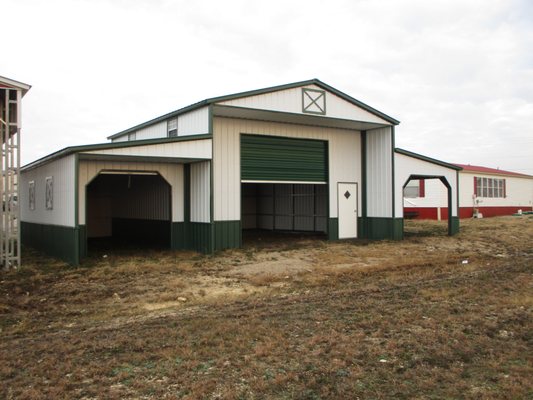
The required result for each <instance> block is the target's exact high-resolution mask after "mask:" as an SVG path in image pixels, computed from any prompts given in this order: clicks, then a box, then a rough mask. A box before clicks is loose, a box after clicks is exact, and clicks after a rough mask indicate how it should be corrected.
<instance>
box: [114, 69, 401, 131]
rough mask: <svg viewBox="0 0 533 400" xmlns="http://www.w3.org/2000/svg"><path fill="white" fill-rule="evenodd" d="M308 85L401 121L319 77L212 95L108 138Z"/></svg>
mask: <svg viewBox="0 0 533 400" xmlns="http://www.w3.org/2000/svg"><path fill="white" fill-rule="evenodd" d="M308 85H316V86H318V87H320V88H322V89H324V90H326V91H329V92H331V93H333V94H334V95H336V96H338V97H340V98H341V99H343V100H346V101H347V102H349V103H351V104H353V105H355V106H357V107H360V108H362V109H363V110H365V111H368V112H369V113H371V114H373V115H375V116H377V117H379V118H382V119H384V120H385V121H387V122H390V123H391V124H393V125H398V124H399V123H400V121H398V120H396V119H394V118H392V117H390V116H388V115H387V114H384V113H382V112H381V111H378V110H376V109H375V108H373V107H370V106H369V105H367V104H365V103H363V102H361V101H359V100H356V99H354V98H353V97H351V96H349V95H347V94H346V93H343V92H341V91H340V90H337V89H335V88H334V87H332V86H329V85H327V84H325V83H324V82H322V81H320V80H319V79H310V80H307V81H301V82H294V83H288V84H285V85H278V86H272V87H268V88H264V89H256V90H250V91H247V92H240V93H234V94H229V95H225V96H218V97H211V98H209V99H206V100H202V101H199V102H198V103H194V104H191V105H189V106H187V107H183V108H180V109H179V110H176V111H172V112H170V113H167V114H164V115H161V116H160V117H157V118H154V119H151V120H149V121H146V122H144V123H142V124H139V125H136V126H134V127H132V128H129V129H126V130H124V131H121V132H118V133H116V134H114V135H111V136H109V137H108V139H115V138H117V137H120V136H123V135H126V134H128V133H131V132H134V131H137V130H139V129H143V128H146V127H148V126H150V125H153V124H156V123H158V122H163V121H165V120H166V119H169V118H173V117H177V116H178V115H181V114H185V113H187V112H189V111H194V110H197V109H199V108H202V107H205V106H209V105H211V104H215V103H219V102H222V101H229V100H235V99H240V98H243V97H250V96H257V95H260V94H265V93H272V92H278V91H280V90H287V89H293V88H297V87H301V86H308Z"/></svg>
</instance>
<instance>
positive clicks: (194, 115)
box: [112, 106, 209, 142]
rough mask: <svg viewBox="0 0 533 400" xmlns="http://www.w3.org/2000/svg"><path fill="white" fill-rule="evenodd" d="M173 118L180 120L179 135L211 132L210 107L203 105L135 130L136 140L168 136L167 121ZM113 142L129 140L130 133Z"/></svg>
mask: <svg viewBox="0 0 533 400" xmlns="http://www.w3.org/2000/svg"><path fill="white" fill-rule="evenodd" d="M172 119H177V120H178V136H186V135H203V134H206V133H209V107H208V106H206V107H202V108H199V109H197V110H192V111H189V112H187V113H185V114H181V115H179V116H177V117H172V118H169V119H168V120H165V121H163V122H157V123H155V124H153V125H150V126H147V127H146V128H141V129H139V130H137V131H136V132H135V140H145V139H160V138H165V137H167V136H168V132H167V122H168V121H169V120H172ZM112 141H113V142H125V141H128V134H127V133H126V134H124V135H122V136H119V137H116V138H114V139H112Z"/></svg>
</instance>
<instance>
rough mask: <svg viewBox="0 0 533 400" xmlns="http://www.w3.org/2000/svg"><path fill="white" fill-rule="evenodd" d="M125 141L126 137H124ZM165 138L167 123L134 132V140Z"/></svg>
mask: <svg viewBox="0 0 533 400" xmlns="http://www.w3.org/2000/svg"><path fill="white" fill-rule="evenodd" d="M125 137H126V139H127V137H128V135H125ZM164 137H167V121H164V122H159V123H157V124H154V125H151V126H148V127H146V128H143V129H139V130H138V131H137V132H136V135H135V140H144V139H157V138H164Z"/></svg>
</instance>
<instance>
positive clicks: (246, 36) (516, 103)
mask: <svg viewBox="0 0 533 400" xmlns="http://www.w3.org/2000/svg"><path fill="white" fill-rule="evenodd" d="M0 15H1V16H2V35H3V38H2V39H1V40H0V43H1V53H0V54H1V56H0V75H2V76H6V77H9V78H12V79H16V80H19V81H22V82H25V83H28V84H30V85H32V89H31V90H30V91H29V92H28V94H27V95H26V96H25V97H24V102H23V136H22V140H23V144H22V163H23V164H26V163H28V162H30V161H33V160H35V159H37V158H40V157H42V156H45V155H47V154H49V153H51V152H53V151H56V150H59V149H61V148H63V147H66V146H71V145H81V144H89V143H100V142H106V141H107V139H106V137H107V136H109V135H111V134H114V133H117V132H119V131H121V130H123V129H126V128H129V127H131V126H133V125H136V124H138V123H141V122H144V121H146V120H148V119H151V118H154V117H157V116H159V115H162V114H165V113H167V112H169V111H173V110H176V109H178V108H181V107H183V106H186V105H189V104H191V103H195V102H197V101H200V100H203V99H205V98H209V97H214V96H219V95H225V94H230V93H235V92H241V91H245V90H253V89H259V88H263V87H268V86H274V85H279V84H284V83H290V82H295V81H301V80H306V79H311V78H318V79H320V80H322V81H323V82H325V83H327V84H329V85H331V86H333V87H335V88H337V89H339V90H340V91H342V92H345V93H347V94H349V95H350V96H352V97H355V98H356V99H358V100H360V101H362V102H364V103H366V104H368V105H370V106H372V107H374V108H377V109H378V110H380V111H382V112H384V113H386V114H388V115H390V116H392V117H394V118H396V119H398V120H400V121H401V124H400V125H399V126H398V127H397V130H396V144H397V146H398V147H402V148H404V149H407V150H411V151H414V152H418V153H422V154H424V155H427V156H430V157H434V158H438V159H441V160H444V161H449V162H458V163H470V164H474V165H484V166H489V167H499V168H502V169H508V170H511V171H516V172H522V173H527V174H532V175H533V1H531V0H431V1H428V0H373V1H367V0H351V1H348V0H346V1H343V0H329V1H315V0H305V1H291V0H283V1H278V0H269V1H252V0H243V1H233V0H226V1H201V0H195V1H192V0H188V1H176V0H90V1H89V0H47V1H41V0H0Z"/></svg>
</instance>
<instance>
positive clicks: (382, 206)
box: [366, 128, 402, 218]
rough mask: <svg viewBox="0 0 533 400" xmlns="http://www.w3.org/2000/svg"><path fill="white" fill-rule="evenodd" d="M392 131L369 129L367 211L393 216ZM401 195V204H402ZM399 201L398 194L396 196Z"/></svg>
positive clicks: (378, 215)
mask: <svg viewBox="0 0 533 400" xmlns="http://www.w3.org/2000/svg"><path fill="white" fill-rule="evenodd" d="M391 135H392V133H391V129H390V128H381V129H373V130H370V131H367V136H366V137H367V213H368V216H369V217H389V218H390V217H392V140H391V139H392V136H391ZM401 198H402V197H401V196H400V199H399V200H400V204H402V201H401ZM396 200H397V202H398V196H396Z"/></svg>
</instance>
